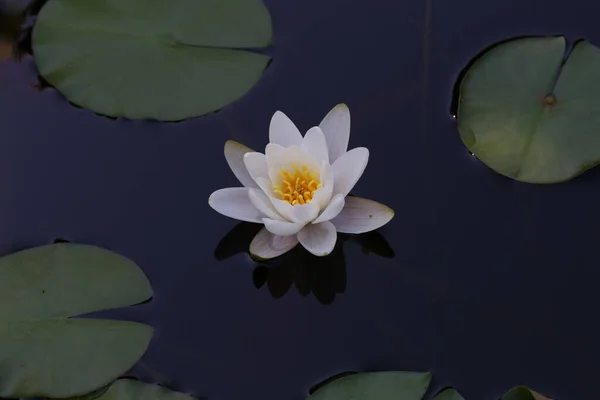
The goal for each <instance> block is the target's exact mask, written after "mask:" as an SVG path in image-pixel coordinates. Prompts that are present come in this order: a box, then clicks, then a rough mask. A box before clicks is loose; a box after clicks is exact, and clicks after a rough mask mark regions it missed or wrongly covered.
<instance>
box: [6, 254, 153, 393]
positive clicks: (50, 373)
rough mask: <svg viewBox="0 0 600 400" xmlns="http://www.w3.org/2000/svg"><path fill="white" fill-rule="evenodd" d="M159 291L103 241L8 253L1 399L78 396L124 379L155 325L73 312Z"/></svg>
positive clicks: (121, 304)
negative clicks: (97, 245)
mask: <svg viewBox="0 0 600 400" xmlns="http://www.w3.org/2000/svg"><path fill="white" fill-rule="evenodd" d="M151 296H152V289H151V287H150V284H149V282H148V279H147V278H146V276H145V275H144V273H143V272H142V271H141V270H140V269H139V267H138V266H137V265H136V264H135V263H133V262H132V261H130V260H128V259H126V258H124V257H122V256H120V255H117V254H115V253H112V252H110V251H107V250H104V249H101V248H98V247H94V246H89V245H82V244H72V243H58V244H53V245H48V246H41V247H37V248H33V249H29V250H23V251H20V252H17V253H14V254H11V255H8V256H5V257H2V258H0V343H2V346H0V397H9V398H15V397H51V398H65V397H74V396H78V395H81V394H85V393H88V392H91V391H94V390H96V389H99V388H101V387H102V386H105V385H107V384H108V383H110V382H112V381H113V380H114V379H116V378H118V377H119V376H120V375H121V374H123V373H124V372H126V371H127V370H129V369H130V368H131V367H132V366H133V365H134V364H135V363H136V362H137V361H138V360H139V359H140V357H141V356H142V355H143V354H144V352H145V351H146V348H147V347H148V344H149V343H150V339H151V337H152V328H151V327H149V326H147V325H143V324H140V323H135V322H127V321H112V320H102V319H84V318H72V317H74V316H77V315H81V314H87V313H91V312H96V311H102V310H108V309H113V308H118V307H125V306H129V305H133V304H138V303H141V302H143V301H145V300H147V299H149V298H150V297H151Z"/></svg>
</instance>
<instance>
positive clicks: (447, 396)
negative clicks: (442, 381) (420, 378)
mask: <svg viewBox="0 0 600 400" xmlns="http://www.w3.org/2000/svg"><path fill="white" fill-rule="evenodd" d="M433 400H465V399H464V397H462V396H461V395H460V393H458V392H457V391H456V390H454V389H452V388H448V389H444V390H442V391H441V392H439V393H438V394H436V395H435V397H434V398H433Z"/></svg>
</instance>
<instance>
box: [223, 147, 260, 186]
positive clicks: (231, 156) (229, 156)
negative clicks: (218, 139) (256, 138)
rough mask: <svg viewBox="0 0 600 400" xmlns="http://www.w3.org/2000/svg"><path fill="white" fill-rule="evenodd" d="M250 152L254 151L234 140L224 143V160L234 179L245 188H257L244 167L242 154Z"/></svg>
mask: <svg viewBox="0 0 600 400" xmlns="http://www.w3.org/2000/svg"><path fill="white" fill-rule="evenodd" d="M252 152H254V150H252V149H251V148H249V147H246V146H244V145H243V144H241V143H238V142H236V141H234V140H228V141H227V142H225V160H227V164H228V165H229V168H231V170H232V171H233V174H234V175H235V177H236V178H238V180H239V181H240V183H241V184H242V185H244V186H246V187H258V186H257V185H256V182H254V179H252V177H251V176H250V174H249V173H248V170H247V169H246V166H245V165H244V154H246V153H252Z"/></svg>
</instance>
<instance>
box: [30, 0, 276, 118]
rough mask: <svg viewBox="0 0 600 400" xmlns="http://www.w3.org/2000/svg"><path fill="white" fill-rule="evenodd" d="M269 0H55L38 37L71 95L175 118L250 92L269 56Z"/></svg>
mask: <svg viewBox="0 0 600 400" xmlns="http://www.w3.org/2000/svg"><path fill="white" fill-rule="evenodd" d="M271 36H272V27H271V17H270V15H269V12H268V10H267V9H266V7H265V6H264V4H263V3H262V1H261V0H202V1H198V0H177V1H173V0H153V1H147V0H127V1H107V0H85V1H78V0H49V1H48V3H46V5H45V6H44V7H43V8H42V10H41V11H40V13H39V15H38V19H37V22H36V24H35V26H34V29H33V34H32V46H33V53H34V57H35V61H36V64H37V67H38V69H39V71H40V73H41V75H42V76H43V77H44V78H45V79H46V80H47V81H48V82H49V83H50V84H51V85H53V86H55V87H56V88H57V89H58V90H60V91H61V92H62V93H63V94H64V95H65V97H66V98H67V99H68V100H69V101H71V102H72V103H74V104H76V105H78V106H82V107H85V108H89V109H91V110H93V111H95V112H97V113H99V114H103V115H108V116H112V117H127V118H132V119H135V118H145V119H157V120H163V121H177V120H182V119H185V118H190V117H195V116H200V115H203V114H207V113H210V112H213V111H216V110H218V109H220V108H222V107H224V106H225V105H227V104H229V103H231V102H233V101H236V100H238V99H239V98H241V97H242V96H243V95H244V94H246V93H247V92H248V91H249V90H250V89H251V88H252V87H253V86H254V84H255V83H256V82H257V81H258V80H259V79H260V77H261V76H262V74H263V72H264V70H265V68H266V66H267V64H268V62H269V59H270V58H269V57H268V56H266V55H263V54H258V53H256V52H252V51H248V50H243V49H253V48H261V47H266V46H268V45H269V44H270V43H271Z"/></svg>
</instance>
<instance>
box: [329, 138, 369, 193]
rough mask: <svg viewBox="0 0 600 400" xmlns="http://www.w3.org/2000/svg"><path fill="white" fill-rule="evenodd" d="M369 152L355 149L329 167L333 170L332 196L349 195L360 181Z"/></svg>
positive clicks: (362, 148) (364, 149) (358, 148)
mask: <svg viewBox="0 0 600 400" xmlns="http://www.w3.org/2000/svg"><path fill="white" fill-rule="evenodd" d="M368 162H369V150H367V149H366V148H365V147H357V148H355V149H352V150H350V151H349V152H347V153H346V154H344V155H343V156H341V157H340V158H338V159H337V160H336V162H335V163H333V165H332V166H331V167H332V169H333V181H334V183H333V195H334V196H335V195H337V194H343V195H347V194H348V193H350V191H351V190H352V188H353V187H354V185H355V184H356V182H358V180H359V179H360V177H361V176H362V174H363V172H365V168H366V167H367V163H368Z"/></svg>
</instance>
